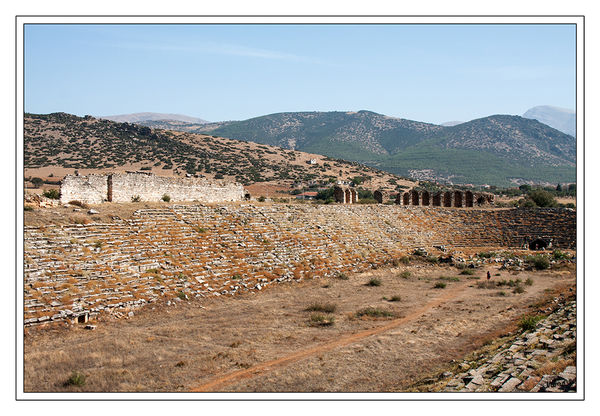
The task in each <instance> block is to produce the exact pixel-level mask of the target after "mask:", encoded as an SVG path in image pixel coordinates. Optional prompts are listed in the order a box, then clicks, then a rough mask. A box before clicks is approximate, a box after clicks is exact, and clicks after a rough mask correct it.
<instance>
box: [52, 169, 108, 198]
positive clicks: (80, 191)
mask: <svg viewBox="0 0 600 416" xmlns="http://www.w3.org/2000/svg"><path fill="white" fill-rule="evenodd" d="M107 191H108V176H106V175H93V174H92V175H86V176H78V175H67V176H65V177H64V178H63V180H62V182H61V184H60V202H62V203H63V204H66V203H68V202H69V201H81V202H85V203H86V204H101V203H102V202H103V201H105V200H106V197H107Z"/></svg>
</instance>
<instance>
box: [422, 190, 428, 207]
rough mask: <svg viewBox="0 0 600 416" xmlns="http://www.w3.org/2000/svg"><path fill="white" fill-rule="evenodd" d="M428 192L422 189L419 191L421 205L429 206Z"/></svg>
mask: <svg viewBox="0 0 600 416" xmlns="http://www.w3.org/2000/svg"><path fill="white" fill-rule="evenodd" d="M429 199H430V197H429V192H427V191H423V192H421V205H424V206H429Z"/></svg>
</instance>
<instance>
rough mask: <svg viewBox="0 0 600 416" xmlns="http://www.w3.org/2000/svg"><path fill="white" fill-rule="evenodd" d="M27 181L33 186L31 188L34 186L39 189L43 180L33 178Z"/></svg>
mask: <svg viewBox="0 0 600 416" xmlns="http://www.w3.org/2000/svg"><path fill="white" fill-rule="evenodd" d="M29 181H30V182H31V183H32V184H33V186H35V187H36V188H39V187H40V186H42V185H43V183H44V180H43V179H42V178H37V177H35V178H31V179H30V180H29Z"/></svg>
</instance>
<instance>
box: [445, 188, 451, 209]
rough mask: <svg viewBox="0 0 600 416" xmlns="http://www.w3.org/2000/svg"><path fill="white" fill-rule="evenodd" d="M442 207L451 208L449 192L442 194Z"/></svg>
mask: <svg viewBox="0 0 600 416" xmlns="http://www.w3.org/2000/svg"><path fill="white" fill-rule="evenodd" d="M443 205H444V206H445V207H451V206H452V192H450V191H446V192H444V197H443Z"/></svg>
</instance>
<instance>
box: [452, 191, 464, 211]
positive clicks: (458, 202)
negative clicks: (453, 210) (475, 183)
mask: <svg viewBox="0 0 600 416" xmlns="http://www.w3.org/2000/svg"><path fill="white" fill-rule="evenodd" d="M454 206H455V207H460V208H462V206H463V193H462V192H461V191H454Z"/></svg>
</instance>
